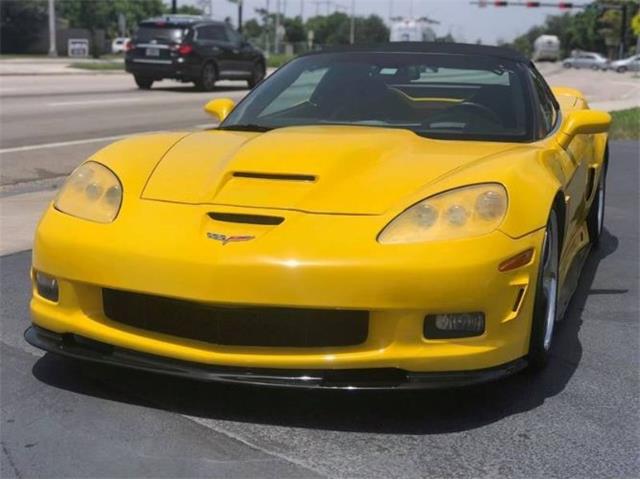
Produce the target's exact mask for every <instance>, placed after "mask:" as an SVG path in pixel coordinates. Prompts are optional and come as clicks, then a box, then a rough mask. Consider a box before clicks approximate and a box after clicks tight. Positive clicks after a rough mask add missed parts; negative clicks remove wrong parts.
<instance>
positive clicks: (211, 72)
mask: <svg viewBox="0 0 640 480" xmlns="http://www.w3.org/2000/svg"><path fill="white" fill-rule="evenodd" d="M217 81H218V70H217V69H216V66H215V65H214V64H213V63H211V62H207V63H205V64H204V65H203V66H202V70H201V72H200V78H198V79H197V80H196V81H195V84H196V87H197V88H198V90H202V91H203V92H210V91H212V90H213V89H214V88H215V86H216V82H217Z"/></svg>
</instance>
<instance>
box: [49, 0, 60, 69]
mask: <svg viewBox="0 0 640 480" xmlns="http://www.w3.org/2000/svg"><path fill="white" fill-rule="evenodd" d="M49 56H50V57H57V56H58V49H57V48H56V5H55V0H49Z"/></svg>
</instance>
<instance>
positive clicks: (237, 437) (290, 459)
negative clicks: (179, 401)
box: [182, 415, 327, 478]
mask: <svg viewBox="0 0 640 480" xmlns="http://www.w3.org/2000/svg"><path fill="white" fill-rule="evenodd" d="M182 416H183V417H184V418H186V419H187V420H190V421H192V422H194V423H197V424H198V425H201V426H203V427H205V428H208V429H209V430H213V431H214V432H216V433H220V434H222V435H225V436H226V437H228V438H230V439H232V440H235V441H237V442H240V443H242V444H244V445H246V446H248V447H249V448H253V449H255V450H258V451H260V452H262V453H265V454H267V455H269V456H271V457H276V458H279V459H281V460H284V461H286V462H289V463H292V464H294V465H298V466H299V467H302V468H304V469H306V470H309V471H311V472H313V473H315V474H316V475H318V476H319V477H322V478H327V475H325V474H324V473H322V472H320V471H318V470H317V469H315V468H313V467H311V466H309V465H307V464H305V463H304V462H302V461H300V460H299V459H296V458H293V457H290V456H288V455H284V454H282V453H279V452H274V451H272V450H269V449H267V448H264V447H261V446H260V445H257V444H255V443H252V442H250V441H248V440H246V439H245V438H243V437H241V436H240V435H237V434H235V433H233V432H230V431H229V430H226V429H224V428H220V427H219V426H218V425H215V426H214V425H211V424H210V423H208V422H205V421H203V420H202V419H200V418H198V417H192V416H190V415H182Z"/></svg>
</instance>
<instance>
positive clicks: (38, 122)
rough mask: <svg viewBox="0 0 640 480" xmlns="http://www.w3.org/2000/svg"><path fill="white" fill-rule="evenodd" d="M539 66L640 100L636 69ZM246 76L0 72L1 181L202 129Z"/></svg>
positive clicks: (609, 101) (622, 104) (599, 97)
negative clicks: (210, 104) (160, 134)
mask: <svg viewBox="0 0 640 480" xmlns="http://www.w3.org/2000/svg"><path fill="white" fill-rule="evenodd" d="M539 68H540V69H541V71H542V72H543V74H544V75H545V77H546V78H547V80H548V81H549V83H550V84H551V85H569V86H573V87H575V88H579V89H581V90H582V91H583V92H584V93H585V95H586V96H587V98H588V99H589V101H590V102H592V103H593V104H594V105H595V106H596V107H597V108H605V109H607V110H611V109H621V108H628V107H629V106H634V105H639V104H640V81H639V80H638V78H636V77H635V76H634V74H632V73H626V74H618V73H615V72H594V71H591V70H575V69H572V70H566V69H563V68H562V67H561V66H560V64H558V63H555V64H554V63H541V64H540V65H539ZM246 88H247V87H246V82H219V84H218V85H217V86H216V90H215V91H214V92H199V91H197V90H196V89H195V88H194V87H193V85H192V84H190V83H185V84H183V83H178V82H174V81H171V80H165V81H162V82H158V83H156V84H154V87H153V89H152V90H151V91H141V90H139V89H138V88H137V87H136V86H135V84H134V82H133V78H132V76H131V75H128V74H112V75H67V76H64V75H61V76H55V75H44V76H0V102H1V107H2V108H1V109H0V186H7V185H10V186H15V185H19V184H21V183H25V182H30V181H34V180H47V179H53V178H56V177H61V176H63V175H66V174H68V173H69V172H70V171H71V170H72V169H73V168H75V167H76V166H77V165H78V164H79V163H80V162H82V161H83V160H84V159H86V158H87V157H88V156H90V155H91V154H92V153H93V152H95V151H96V150H98V149H99V148H101V147H103V146H105V145H107V144H108V143H110V142H112V141H114V140H115V138H114V137H120V136H123V135H131V134H134V133H138V132H147V131H157V130H175V129H185V128H186V129H194V128H205V127H207V126H211V125H212V124H214V123H215V120H214V119H212V118H211V117H210V116H208V115H207V114H206V113H204V111H203V109H202V107H203V105H204V104H205V103H206V102H207V101H209V100H211V99H213V98H216V97H231V98H233V99H235V100H239V99H240V98H242V97H243V96H244V95H245V94H246V93H247V89H246Z"/></svg>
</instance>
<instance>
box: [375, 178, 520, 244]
mask: <svg viewBox="0 0 640 480" xmlns="http://www.w3.org/2000/svg"><path fill="white" fill-rule="evenodd" d="M507 205H508V198H507V191H506V190H505V188H504V187H503V186H502V185H500V184H499V183H483V184H479V185H470V186H467V187H461V188H456V189H454V190H449V191H447V192H444V193H440V194H438V195H434V196H433V197H429V198H427V199H425V200H423V201H421V202H419V203H417V204H415V205H413V206H412V207H409V208H408V209H407V210H405V211H404V212H402V213H401V214H400V215H398V216H397V217H396V218H395V219H393V220H392V221H391V223H389V224H388V225H387V226H386V227H385V228H384V229H383V230H382V232H380V235H378V241H379V242H380V243H417V242H428V241H432V240H450V239H454V238H463V237H474V236H478V235H484V234H487V233H490V232H492V231H494V230H495V229H496V228H498V226H500V223H502V220H503V219H504V216H505V215H506V213H507Z"/></svg>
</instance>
